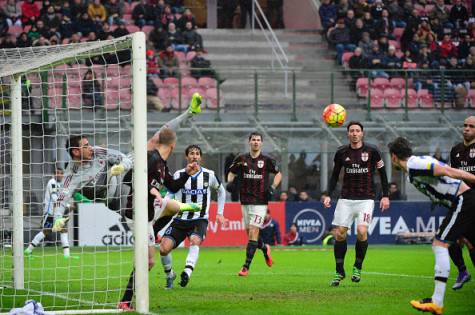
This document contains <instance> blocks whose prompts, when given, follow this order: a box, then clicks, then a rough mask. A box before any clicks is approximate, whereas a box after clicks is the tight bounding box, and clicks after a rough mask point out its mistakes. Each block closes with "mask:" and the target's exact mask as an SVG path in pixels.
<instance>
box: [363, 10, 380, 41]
mask: <svg viewBox="0 0 475 315" xmlns="http://www.w3.org/2000/svg"><path fill="white" fill-rule="evenodd" d="M363 25H364V29H365V30H366V31H367V32H368V33H369V35H370V36H371V38H372V39H374V38H377V34H375V22H374V19H373V17H372V16H371V13H369V12H365V13H364V15H363Z"/></svg>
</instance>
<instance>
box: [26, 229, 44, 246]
mask: <svg viewBox="0 0 475 315" xmlns="http://www.w3.org/2000/svg"><path fill="white" fill-rule="evenodd" d="M44 238H45V233H43V231H41V232H39V233H38V234H36V235H35V237H33V240H32V241H31V244H30V246H28V248H29V249H31V250H33V248H35V247H36V246H38V245H39V244H40V243H41V241H42V240H44Z"/></svg>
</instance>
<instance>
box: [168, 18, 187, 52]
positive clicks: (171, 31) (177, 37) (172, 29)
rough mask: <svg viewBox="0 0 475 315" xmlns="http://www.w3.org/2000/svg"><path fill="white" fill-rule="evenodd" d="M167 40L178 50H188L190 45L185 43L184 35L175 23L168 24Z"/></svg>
mask: <svg viewBox="0 0 475 315" xmlns="http://www.w3.org/2000/svg"><path fill="white" fill-rule="evenodd" d="M167 41H168V42H169V43H171V45H172V46H173V49H174V50H176V51H183V52H185V53H186V52H187V51H188V46H187V45H185V44H184V43H183V35H182V34H181V32H180V31H178V30H177V29H176V26H175V23H170V24H168V32H167Z"/></svg>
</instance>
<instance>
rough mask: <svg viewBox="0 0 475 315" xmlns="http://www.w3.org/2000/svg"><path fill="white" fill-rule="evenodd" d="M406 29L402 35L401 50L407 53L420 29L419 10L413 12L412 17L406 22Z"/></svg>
mask: <svg viewBox="0 0 475 315" xmlns="http://www.w3.org/2000/svg"><path fill="white" fill-rule="evenodd" d="M406 24H407V25H406V28H405V29H404V32H403V33H402V37H401V50H402V51H406V50H407V49H408V46H409V43H410V42H411V41H412V40H413V38H414V34H416V32H417V30H418V29H419V12H418V11H417V10H412V11H411V15H410V16H409V17H408V18H407V20H406Z"/></svg>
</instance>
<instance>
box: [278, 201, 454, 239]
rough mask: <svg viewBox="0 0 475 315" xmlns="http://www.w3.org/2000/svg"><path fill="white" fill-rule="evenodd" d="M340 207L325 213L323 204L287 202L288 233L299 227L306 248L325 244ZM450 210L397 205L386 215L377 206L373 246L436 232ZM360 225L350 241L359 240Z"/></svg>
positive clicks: (420, 204) (428, 205)
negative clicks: (402, 235)
mask: <svg viewBox="0 0 475 315" xmlns="http://www.w3.org/2000/svg"><path fill="white" fill-rule="evenodd" d="M335 206H336V204H332V207H331V208H329V209H325V208H324V207H323V205H322V204H321V203H320V202H287V203H286V206H285V208H286V211H285V213H286V214H285V226H286V231H287V230H288V229H289V227H290V225H291V224H292V223H296V224H297V227H298V230H299V234H300V235H301V236H303V241H304V244H321V242H322V236H323V235H324V234H325V233H327V232H328V231H330V230H331V228H332V220H333V213H334V212H335ZM447 211H448V210H447V209H446V208H443V207H438V206H437V207H435V208H434V209H433V210H431V203H430V202H407V201H393V202H391V207H390V208H389V209H388V210H386V211H385V212H384V213H381V210H380V209H379V202H376V203H375V207H374V212H373V220H372V222H371V224H370V226H369V228H368V232H369V241H370V243H372V244H394V243H395V238H396V235H397V234H398V233H401V232H435V231H437V229H438V228H439V225H440V224H441V223H442V220H443V219H444V217H445V215H446V214H447ZM355 233H356V225H353V226H352V228H351V231H350V232H349V238H348V241H349V242H350V243H354V242H355V240H356V237H355Z"/></svg>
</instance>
